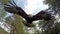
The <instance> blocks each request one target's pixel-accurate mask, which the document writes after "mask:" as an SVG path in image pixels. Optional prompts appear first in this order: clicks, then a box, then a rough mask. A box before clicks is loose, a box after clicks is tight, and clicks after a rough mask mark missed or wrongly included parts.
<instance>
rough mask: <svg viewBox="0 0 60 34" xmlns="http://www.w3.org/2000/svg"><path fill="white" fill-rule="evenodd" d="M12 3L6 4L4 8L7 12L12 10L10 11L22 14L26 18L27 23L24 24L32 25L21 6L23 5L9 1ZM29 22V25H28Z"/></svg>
mask: <svg viewBox="0 0 60 34" xmlns="http://www.w3.org/2000/svg"><path fill="white" fill-rule="evenodd" d="M9 3H10V5H7V4H4V9H5V10H6V11H7V12H10V13H14V14H18V15H20V16H22V17H23V18H25V19H26V21H27V23H23V24H24V25H26V26H28V27H30V26H29V25H30V24H31V23H30V22H32V21H30V18H29V17H28V15H27V14H26V13H25V12H24V10H23V9H22V8H21V7H18V6H17V5H16V4H15V2H14V1H13V3H14V4H13V3H11V2H10V1H9ZM28 24H29V25H28Z"/></svg>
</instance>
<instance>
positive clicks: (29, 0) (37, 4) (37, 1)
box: [15, 0, 48, 15]
mask: <svg viewBox="0 0 60 34" xmlns="http://www.w3.org/2000/svg"><path fill="white" fill-rule="evenodd" d="M15 1H17V2H16V4H17V5H18V6H19V7H21V8H23V9H24V11H25V12H26V13H27V14H32V15H34V14H36V13H38V12H39V11H41V10H45V9H47V8H48V5H45V4H43V1H44V0H15Z"/></svg>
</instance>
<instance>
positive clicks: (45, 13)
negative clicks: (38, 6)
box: [32, 11, 51, 21]
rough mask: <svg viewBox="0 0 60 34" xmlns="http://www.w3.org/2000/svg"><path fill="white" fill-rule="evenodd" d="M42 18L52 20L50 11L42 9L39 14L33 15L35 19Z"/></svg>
mask: <svg viewBox="0 0 60 34" xmlns="http://www.w3.org/2000/svg"><path fill="white" fill-rule="evenodd" d="M42 19H44V20H46V21H48V20H51V14H50V13H48V12H45V11H40V12H39V13H38V14H36V15H34V16H33V17H32V20H33V21H35V20H42Z"/></svg>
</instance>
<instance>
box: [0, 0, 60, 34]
mask: <svg viewBox="0 0 60 34" xmlns="http://www.w3.org/2000/svg"><path fill="white" fill-rule="evenodd" d="M8 1H11V2H12V0H0V34H60V0H13V1H14V2H15V3H16V4H17V5H18V6H19V7H21V8H22V9H23V10H24V11H25V12H26V13H27V14H29V15H36V14H37V13H39V12H40V11H42V10H44V11H47V12H49V13H50V14H51V15H52V16H53V17H52V20H50V21H47V22H46V21H44V20H38V21H33V24H34V27H26V26H25V25H24V24H23V22H24V19H23V18H22V17H21V16H19V15H17V14H12V13H9V12H7V11H5V10H4V5H3V4H9V2H8Z"/></svg>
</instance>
